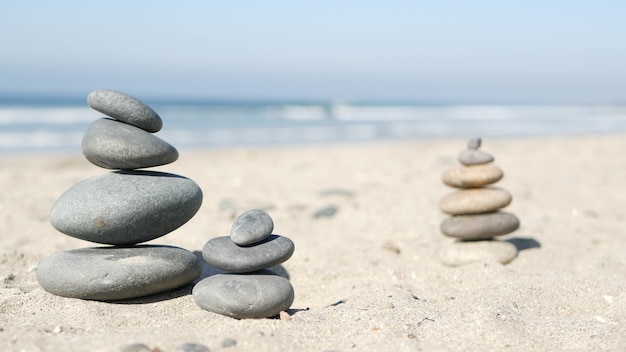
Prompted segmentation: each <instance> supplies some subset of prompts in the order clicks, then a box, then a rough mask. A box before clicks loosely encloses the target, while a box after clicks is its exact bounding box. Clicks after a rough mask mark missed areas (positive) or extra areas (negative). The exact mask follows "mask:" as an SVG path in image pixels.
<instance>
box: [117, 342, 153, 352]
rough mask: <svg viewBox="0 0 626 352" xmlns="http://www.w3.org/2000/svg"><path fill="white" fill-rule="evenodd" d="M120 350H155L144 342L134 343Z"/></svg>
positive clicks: (126, 351) (134, 351) (130, 351)
mask: <svg viewBox="0 0 626 352" xmlns="http://www.w3.org/2000/svg"><path fill="white" fill-rule="evenodd" d="M120 352H154V351H153V350H152V349H151V348H150V347H148V346H146V345H144V344H143V343H133V344H131V345H126V346H124V347H122V349H121V350H120Z"/></svg>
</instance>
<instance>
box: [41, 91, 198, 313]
mask: <svg viewBox="0 0 626 352" xmlns="http://www.w3.org/2000/svg"><path fill="white" fill-rule="evenodd" d="M87 103H88V104H89V106H90V107H92V108H93V109H95V110H97V111H99V112H102V113H104V114H105V115H107V116H110V117H111V118H102V119H99V120H96V121H95V122H94V123H93V124H92V125H91V126H90V127H89V129H88V130H87V132H86V133H85V135H84V138H83V141H82V150H83V154H84V156H85V157H86V158H87V160H89V161H90V162H92V163H93V164H95V165H97V166H99V167H102V168H105V169H112V170H116V171H113V172H110V173H107V174H103V175H99V176H95V177H92V178H89V179H87V180H84V181H82V182H79V183H78V184H76V185H74V186H73V187H71V188H70V189H69V190H67V191H66V192H65V193H64V194H63V195H61V197H59V198H58V199H57V200H56V202H55V203H54V205H53V207H52V210H51V211H50V222H51V223H52V226H54V228H56V229H57V230H58V231H60V232H62V233H64V234H66V235H69V236H72V237H75V238H79V239H82V240H86V241H90V242H95V243H101V244H104V245H107V246H102V247H91V248H82V249H76V250H69V251H65V252H60V253H56V254H54V255H52V256H50V257H48V258H45V259H44V260H43V261H42V262H41V263H40V264H39V266H38V269H37V279H38V281H39V284H40V285H41V287H42V288H43V289H44V290H46V291H48V292H50V293H53V294H56V295H59V296H65V297H74V298H82V299H89V300H102V301H108V300H120V299H128V298H136V297H141V296H146V295H151V294H155V293H159V292H165V291H169V290H172V289H175V288H177V287H180V286H182V285H185V284H188V283H191V282H192V281H193V280H194V279H196V278H197V277H198V276H199V275H200V273H201V271H202V263H201V261H200V260H199V259H197V257H196V256H195V255H194V254H193V253H191V252H189V251H187V250H185V249H182V248H178V247H172V246H160V245H138V244H139V243H142V242H146V241H150V240H153V239H156V238H159V237H161V236H164V235H166V234H168V233H170V232H172V231H174V230H175V229H177V228H178V227H180V226H182V225H183V224H185V223H186V222H187V221H189V220H190V219H191V218H192V217H193V216H194V215H195V214H196V212H197V211H198V210H199V208H200V205H201V204H202V191H201V190H200V187H199V186H198V185H197V184H196V183H195V182H194V181H192V180H190V179H188V178H185V177H183V176H179V175H175V174H170V173H164V172H156V171H143V170H137V169H143V168H148V167H153V166H159V165H165V164H169V163H172V162H174V161H176V160H177V159H178V151H177V150H176V149H175V148H174V147H173V146H171V145H170V144H168V143H167V142H165V141H163V140H162V139H160V138H158V137H156V136H155V135H153V134H152V133H154V132H157V131H159V130H160V129H161V126H162V121H161V117H160V116H159V115H158V114H157V113H156V112H154V111H153V110H152V109H151V108H150V107H148V106H147V105H145V104H144V103H142V102H141V101H139V100H137V99H135V98H133V97H131V96H129V95H126V94H124V93H121V92H117V91H113V90H97V91H94V92H92V93H91V94H89V96H88V98H87Z"/></svg>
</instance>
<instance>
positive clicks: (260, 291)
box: [193, 269, 294, 319]
mask: <svg viewBox="0 0 626 352" xmlns="http://www.w3.org/2000/svg"><path fill="white" fill-rule="evenodd" d="M193 299H194V301H195V302H196V304H197V305H198V306H200V308H202V309H205V310H208V311H210V312H213V313H218V314H222V315H225V316H229V317H232V318H236V319H249V318H268V317H273V316H276V315H278V313H280V312H281V311H284V310H287V309H288V308H289V307H290V306H291V304H292V303H293V300H294V291H293V287H292V286H291V283H290V282H289V280H287V279H286V278H284V277H282V276H279V275H278V274H277V273H275V272H273V271H271V270H267V269H266V270H261V271H256V272H253V273H247V274H231V273H225V274H217V275H213V276H210V277H207V278H206V279H203V280H202V281H200V282H198V283H197V284H196V286H194V288H193Z"/></svg>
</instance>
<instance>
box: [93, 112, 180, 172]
mask: <svg viewBox="0 0 626 352" xmlns="http://www.w3.org/2000/svg"><path fill="white" fill-rule="evenodd" d="M81 148H82V150H83V154H84V155H85V157H86V158H87V160H89V161H90V162H91V163H93V164H94V165H97V166H100V167H103V168H105V169H141V168H146V167H153V166H159V165H165V164H169V163H172V162H174V161H176V160H177V159H178V151H177V150H176V148H174V147H173V146H172V145H170V144H169V143H167V142H166V141H164V140H162V139H161V138H159V137H157V136H155V135H153V134H151V133H148V132H146V131H144V130H142V129H141V128H137V127H135V126H133V125H129V124H127V123H123V122H119V121H115V120H111V119H107V118H103V119H98V120H96V121H94V122H93V123H92V124H91V126H89V129H88V130H87V132H85V135H84V136H83V141H82V144H81Z"/></svg>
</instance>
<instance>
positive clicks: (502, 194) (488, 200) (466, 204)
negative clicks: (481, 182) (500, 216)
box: [439, 187, 512, 215]
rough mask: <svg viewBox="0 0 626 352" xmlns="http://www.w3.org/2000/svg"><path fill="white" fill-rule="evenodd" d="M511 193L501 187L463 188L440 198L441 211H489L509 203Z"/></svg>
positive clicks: (454, 212) (463, 213)
mask: <svg viewBox="0 0 626 352" xmlns="http://www.w3.org/2000/svg"><path fill="white" fill-rule="evenodd" d="M511 200H512V197H511V194H510V193H509V192H508V191H506V190H504V189H501V188H495V187H484V188H472V189H464V190H461V191H457V192H454V193H450V194H448V195H447V196H445V197H443V199H441V203H440V204H439V206H440V208H441V211H443V212H444V213H448V214H451V215H465V214H481V213H490V212H493V211H496V210H498V209H500V208H504V207H506V206H507V205H509V204H510V203H511Z"/></svg>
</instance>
